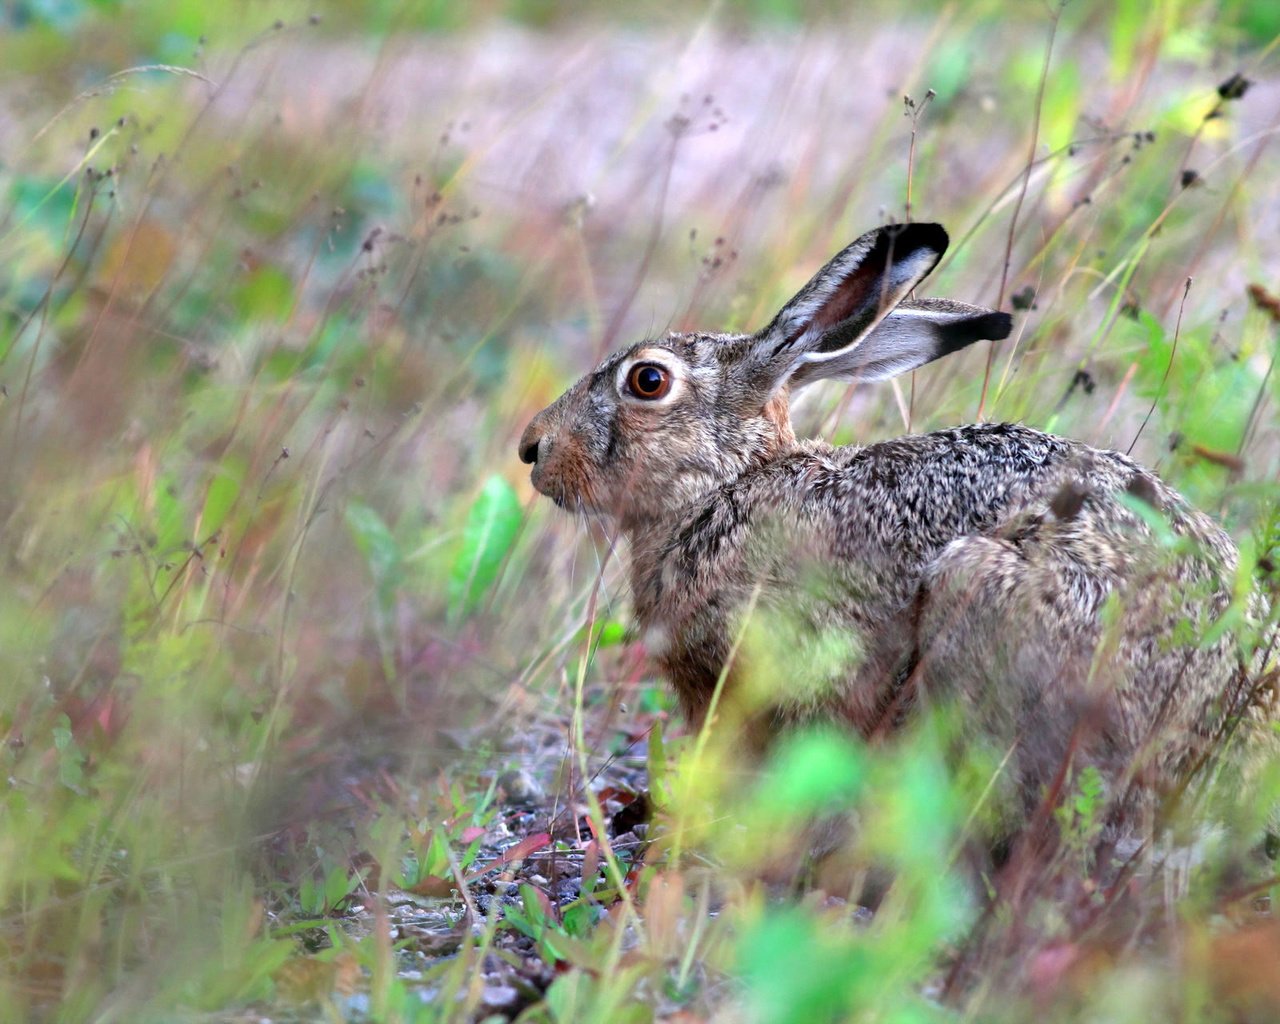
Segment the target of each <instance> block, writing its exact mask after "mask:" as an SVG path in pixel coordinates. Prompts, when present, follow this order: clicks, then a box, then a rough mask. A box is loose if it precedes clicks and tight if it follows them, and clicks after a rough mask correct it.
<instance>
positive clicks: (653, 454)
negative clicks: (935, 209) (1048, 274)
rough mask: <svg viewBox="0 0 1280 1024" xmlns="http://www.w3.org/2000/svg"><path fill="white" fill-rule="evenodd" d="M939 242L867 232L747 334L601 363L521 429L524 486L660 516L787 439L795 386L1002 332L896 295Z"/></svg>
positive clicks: (676, 342) (932, 237)
mask: <svg viewBox="0 0 1280 1024" xmlns="http://www.w3.org/2000/svg"><path fill="white" fill-rule="evenodd" d="M946 247H947V233H946V232H945V231H943V229H942V228H941V227H940V226H939V225H937V224H907V225H897V226H888V227H881V228H877V229H876V230H874V231H871V232H868V233H867V234H865V235H863V236H862V237H861V238H859V239H858V240H857V241H856V242H854V243H853V244H852V245H850V246H849V247H848V248H846V249H844V250H843V251H841V252H840V253H839V254H838V255H836V257H835V258H834V259H832V260H831V262H830V263H828V264H827V265H826V266H825V267H823V268H822V269H821V270H820V271H818V273H817V274H816V275H815V276H814V278H813V280H811V281H810V282H809V283H808V284H807V285H805V286H804V288H802V289H801V290H800V292H799V294H797V295H796V296H795V297H794V298H793V299H792V300H791V301H790V302H788V303H787V304H786V305H785V306H784V307H783V308H782V310H781V312H779V313H778V315H777V316H775V317H774V318H773V321H772V322H771V323H770V324H769V325H768V326H767V327H765V328H764V329H763V330H760V331H758V332H757V333H755V334H703V333H694V334H669V335H667V336H666V337H664V338H660V339H657V340H655V341H642V342H640V343H639V344H636V345H633V346H631V347H630V348H628V349H626V350H625V351H622V352H619V353H616V354H615V355H612V356H610V357H609V358H608V359H606V360H605V361H604V362H603V363H602V364H601V365H600V366H598V367H597V368H596V369H595V370H593V371H592V372H591V373H589V374H587V375H586V376H585V377H583V378H582V379H581V380H580V381H578V382H577V383H576V384H575V385H573V387H571V388H570V389H569V390H568V391H566V392H565V393H564V394H563V395H561V396H560V398H559V399H558V400H557V401H556V402H555V403H554V404H553V405H551V406H549V407H548V408H546V409H544V410H543V411H542V412H540V413H538V415H537V416H535V417H534V418H533V421H532V422H531V423H530V424H529V426H528V427H527V428H526V429H525V432H524V435H523V436H522V437H521V439H520V449H519V450H520V458H521V459H523V460H524V461H525V462H527V463H529V464H531V465H532V466H533V485H534V486H535V487H536V488H537V489H538V490H539V491H541V492H542V493H543V494H545V495H547V496H548V497H550V498H552V499H554V500H555V502H556V503H557V504H559V505H561V506H562V507H564V508H568V509H570V510H573V511H583V512H596V513H603V514H605V515H610V516H613V517H614V518H616V519H617V520H618V521H619V522H620V523H621V524H622V525H623V527H624V528H627V527H633V526H638V525H641V524H643V523H645V522H648V521H652V520H655V519H661V518H663V517H665V516H667V515H669V514H671V513H672V512H674V511H675V510H677V509H679V508H681V507H683V506H685V505H687V504H688V503H689V502H691V501H693V500H695V499H696V498H699V497H701V496H703V495H705V494H707V493H709V492H710V491H711V490H713V489H714V488H716V487H719V486H720V485H722V484H725V483H728V482H730V481H732V480H734V479H736V478H737V477H738V476H740V475H741V474H742V473H743V472H745V471H746V470H748V469H750V468H752V467H753V466H756V465H759V464H761V463H762V462H765V461H767V460H768V459H770V458H772V457H773V456H775V455H776V454H778V453H779V452H780V451H782V450H784V449H786V448H787V447H789V446H790V445H791V444H793V443H794V440H795V436H794V434H793V433H792V431H791V418H790V415H789V412H788V402H789V399H790V395H791V394H792V393H794V392H795V391H796V390H797V389H798V388H801V387H803V386H804V385H806V384H810V383H812V382H813V381H817V380H825V379H834V378H840V379H844V380H879V379H883V378H886V377H892V376H894V375H895V374H899V373H903V372H905V371H907V370H912V369H914V368H915V367H917V366H921V365H923V364H924V363H927V362H929V361H930V360H933V359H937V358H938V357H939V356H943V355H946V354H947V353H948V352H954V351H955V350H956V349H959V348H963V347H964V346H965V345H968V344H970V343H971V342H974V341H977V340H979V339H982V338H989V339H998V338H1003V337H1005V336H1006V335H1007V334H1008V333H1009V327H1010V320H1009V316H1008V314H1005V313H995V312H992V311H991V310H987V309H981V308H979V307H977V306H969V305H965V304H964V303H960V302H952V301H950V300H948V299H923V300H908V301H903V300H904V299H905V298H906V296H907V293H908V292H910V291H911V289H912V288H914V287H915V286H916V285H917V284H918V283H919V282H920V281H921V280H923V279H924V277H925V276H926V275H927V274H928V273H929V272H930V271H931V270H932V269H933V268H934V266H935V265H936V264H937V262H938V260H939V259H940V258H941V256H942V254H943V252H944V251H945V250H946Z"/></svg>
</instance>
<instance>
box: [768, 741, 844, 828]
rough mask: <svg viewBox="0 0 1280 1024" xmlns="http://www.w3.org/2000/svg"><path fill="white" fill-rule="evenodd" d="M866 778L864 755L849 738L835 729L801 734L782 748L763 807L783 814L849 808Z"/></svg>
mask: <svg viewBox="0 0 1280 1024" xmlns="http://www.w3.org/2000/svg"><path fill="white" fill-rule="evenodd" d="M865 776H866V767H865V764H864V759H863V756H862V752H861V751H860V750H859V749H858V748H857V747H855V746H854V745H853V743H852V741H850V740H849V739H848V737H846V736H843V735H840V734H839V733H836V732H834V731H832V730H815V731H812V732H806V733H800V734H798V735H793V736H790V737H788V738H787V739H786V740H785V741H783V743H781V744H780V745H779V747H778V751H777V753H776V754H775V755H774V757H773V761H772V765H771V770H770V771H769V774H768V776H767V777H766V778H765V781H764V783H763V785H762V786H761V789H760V797H759V798H760V804H761V806H762V807H764V808H767V809H770V810H771V811H773V812H774V813H777V814H780V815H791V814H796V813H799V814H808V813H811V812H813V811H817V810H822V809H828V808H831V807H833V806H847V805H848V804H849V803H851V802H852V801H853V800H854V799H855V798H856V797H857V795H858V793H859V792H860V790H861V789H862V782H863V779H864V777H865Z"/></svg>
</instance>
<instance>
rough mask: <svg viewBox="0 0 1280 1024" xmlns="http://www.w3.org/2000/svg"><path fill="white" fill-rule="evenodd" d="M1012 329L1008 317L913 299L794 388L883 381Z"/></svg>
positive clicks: (797, 373)
mask: <svg viewBox="0 0 1280 1024" xmlns="http://www.w3.org/2000/svg"><path fill="white" fill-rule="evenodd" d="M1012 327H1013V318H1012V317H1010V316H1009V314H1008V313H997V312H996V311H995V310H991V309H984V308H983V307H982V306H970V305H969V304H968V303H965V302H956V301H955V300H953V299H908V300H906V301H905V302H903V303H901V304H899V305H898V306H897V308H895V309H894V310H893V311H892V312H891V313H889V314H888V315H887V316H886V317H884V319H882V320H881V321H880V323H879V324H878V325H876V326H875V327H874V328H873V329H872V330H871V331H870V332H869V333H867V334H865V335H863V336H862V338H861V339H860V340H859V341H858V342H857V343H856V344H854V345H850V346H848V347H846V348H843V349H839V350H837V351H835V352H832V353H830V354H828V355H826V356H824V357H823V358H822V359H820V360H811V361H808V362H802V363H801V364H800V365H799V366H797V367H796V369H795V370H794V371H793V372H792V374H791V377H790V379H789V383H790V384H791V386H792V387H793V388H799V387H803V386H804V385H805V384H810V383H812V382H813V381H815V380H833V379H842V380H860V381H866V380H884V379H885V378H887V377H896V376H897V375H898V374H900V373H906V372H907V371H908V370H914V369H915V368H916V367H917V366H923V365H924V364H925V363H928V362H932V361H933V360H934V359H939V358H941V357H942V356H945V355H949V354H950V353H952V352H955V351H957V350H958V349H962V348H964V347H965V346H966V345H972V344H973V343H974V342H975V341H999V340H1000V339H1001V338H1007V337H1008V336H1009V331H1010V329H1011V328H1012Z"/></svg>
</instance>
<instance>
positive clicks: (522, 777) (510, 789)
mask: <svg viewBox="0 0 1280 1024" xmlns="http://www.w3.org/2000/svg"><path fill="white" fill-rule="evenodd" d="M498 793H499V796H500V799H501V800H502V802H503V803H505V804H510V805H514V806H522V805H524V806H527V805H529V804H536V803H538V802H539V801H540V800H542V799H543V797H544V796H545V794H544V793H543V792H542V787H541V786H539V785H538V783H537V780H536V779H534V777H533V776H532V775H530V774H529V773H528V772H526V771H525V770H524V769H522V768H513V769H512V770H511V771H507V772H503V773H502V774H501V775H499V776H498Z"/></svg>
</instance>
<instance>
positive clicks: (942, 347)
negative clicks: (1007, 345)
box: [932, 312, 1013, 359]
mask: <svg viewBox="0 0 1280 1024" xmlns="http://www.w3.org/2000/svg"><path fill="white" fill-rule="evenodd" d="M1011 330H1013V317H1011V316H1010V315H1009V314H1008V313H995V312H992V313H980V314H978V315H977V316H969V317H964V318H963V319H960V320H953V321H951V322H950V323H947V324H940V325H939V326H938V340H939V346H938V354H937V355H935V356H933V357H932V358H934V359H937V358H939V357H940V356H945V355H949V354H950V353H952V352H958V351H960V349H962V348H965V347H967V346H969V345H972V344H973V343H974V342H975V341H1000V340H1001V339H1003V338H1007V337H1009V332H1010V331H1011Z"/></svg>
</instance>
